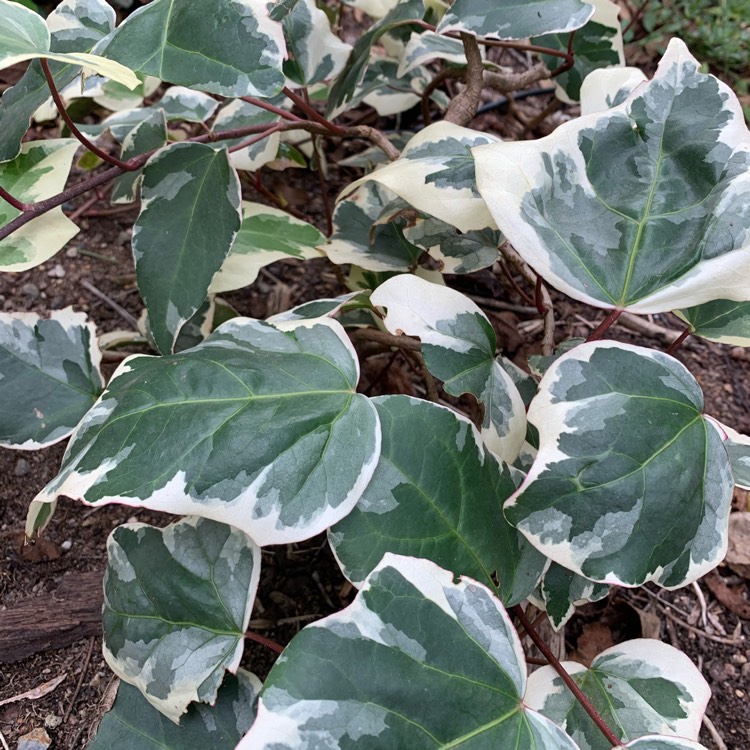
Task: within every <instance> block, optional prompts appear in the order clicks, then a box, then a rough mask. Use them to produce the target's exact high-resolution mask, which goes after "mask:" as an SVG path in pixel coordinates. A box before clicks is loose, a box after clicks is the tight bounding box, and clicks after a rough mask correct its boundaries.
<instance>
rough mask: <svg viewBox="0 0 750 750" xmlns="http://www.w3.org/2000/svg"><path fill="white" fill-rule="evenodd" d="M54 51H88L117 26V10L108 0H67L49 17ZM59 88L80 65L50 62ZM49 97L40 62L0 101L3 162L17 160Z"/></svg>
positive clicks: (1, 157)
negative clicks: (37, 115) (26, 135)
mask: <svg viewBox="0 0 750 750" xmlns="http://www.w3.org/2000/svg"><path fill="white" fill-rule="evenodd" d="M47 26H48V28H49V29H50V32H51V40H50V49H51V50H52V51H53V52H88V51H89V50H91V49H92V48H93V46H94V45H95V44H96V43H97V42H98V41H100V40H101V39H103V38H104V36H105V35H106V34H108V33H109V32H110V31H111V30H112V29H113V28H114V26H115V13H114V10H113V9H112V8H111V7H110V6H109V5H108V4H107V3H106V2H105V0H64V1H63V2H62V3H60V5H58V6H57V8H55V10H53V11H52V12H51V13H50V14H49V16H48V18H47ZM50 70H51V71H52V74H53V76H54V79H55V84H56V85H57V88H58V89H63V88H65V87H66V86H67V85H68V84H69V83H70V82H71V81H72V80H73V79H74V78H75V77H76V76H77V75H78V73H79V67H78V66H77V65H72V64H66V63H57V62H55V61H54V60H52V61H51V62H50ZM48 98H49V87H48V85H47V80H46V79H45V77H44V74H43V73H42V68H41V66H40V64H39V61H38V60H33V61H32V62H31V64H30V65H29V67H28V68H27V69H26V72H25V73H24V74H23V76H22V77H21V80H20V81H19V82H18V83H17V84H16V85H15V86H11V87H10V88H9V89H7V90H6V91H5V93H4V94H3V97H2V101H0V162H3V161H9V160H10V159H15V157H16V156H18V154H19V152H20V148H21V141H22V139H23V136H24V134H25V133H26V130H27V128H28V127H29V122H30V120H31V117H32V115H33V114H34V112H36V111H37V109H39V107H41V106H42V105H43V104H44V103H45V102H46V101H47V99H48Z"/></svg>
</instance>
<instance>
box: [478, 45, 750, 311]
mask: <svg viewBox="0 0 750 750" xmlns="http://www.w3.org/2000/svg"><path fill="white" fill-rule="evenodd" d="M749 138H750V136H749V135H748V130H747V128H746V126H745V124H744V119H743V115H742V108H741V107H740V104H739V102H738V100H737V97H736V96H735V95H734V94H733V93H732V91H731V90H730V89H729V88H728V87H727V86H726V85H724V84H723V83H721V82H720V81H719V80H718V79H716V78H714V77H713V76H709V75H704V74H703V73H700V72H699V70H698V63H697V61H696V60H695V59H694V58H693V57H691V56H690V53H689V52H688V51H687V48H686V47H685V45H684V44H683V43H682V42H681V41H680V40H678V39H672V41H671V42H670V43H669V47H668V49H667V53H666V54H665V56H664V58H663V59H662V60H661V63H660V64H659V68H658V70H657V73H656V75H655V76H654V78H653V79H652V80H651V81H650V82H649V83H647V84H644V85H642V86H638V87H637V88H636V89H635V90H634V91H633V92H632V93H631V94H630V96H629V97H628V98H627V99H626V101H625V102H623V103H622V104H620V105H618V106H616V107H613V108H612V109H609V110H607V111H605V112H600V113H595V114H591V115H587V116H585V117H580V118H578V119H577V120H574V121H571V122H568V123H565V124H564V125H562V126H561V127H559V128H557V130H555V132H554V133H553V134H552V135H551V136H549V137H547V138H542V139H540V140H538V141H533V142H531V141H524V142H517V143H498V144H494V145H492V146H486V147H481V148H476V149H474V158H475V160H476V170H477V184H478V187H479V192H480V193H481V194H482V197H483V198H484V199H485V201H487V205H488V206H489V208H490V211H491V213H492V215H493V217H494V219H495V221H496V222H497V226H498V227H499V228H500V230H501V231H502V232H503V233H504V234H505V236H506V237H507V238H508V239H509V240H510V241H511V242H512V243H513V245H514V246H515V247H516V249H517V250H518V252H519V253H520V254H521V255H522V256H523V258H524V260H526V261H527V262H528V263H529V264H530V265H531V266H532V267H533V268H534V270H535V271H536V272H537V273H539V274H540V275H541V276H542V277H543V278H545V279H546V280H548V281H549V282H550V283H551V284H553V285H555V286H556V287H557V288H558V289H560V290H562V291H563V292H565V293H566V294H569V295H570V296H572V297H574V298H576V299H578V300H581V301H583V302H586V303H588V304H591V305H595V306H597V307H604V308H615V309H628V310H631V311H632V312H637V313H657V312H665V311H668V310H672V309H675V308H682V307H688V306H694V305H696V304H702V303H704V302H708V301H710V300H712V299H717V298H724V299H731V300H736V301H749V297H750V292H749V291H748V289H749V288H748V284H747V281H746V280H747V278H748V277H750V243H749V242H748V237H750V203H748V201H747V200H746V193H747V190H748V187H747V186H748V181H750V151H749V150H748V149H747V147H746V144H747V141H748V139H749Z"/></svg>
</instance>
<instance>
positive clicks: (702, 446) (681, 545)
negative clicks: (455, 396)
mask: <svg viewBox="0 0 750 750" xmlns="http://www.w3.org/2000/svg"><path fill="white" fill-rule="evenodd" d="M702 412H703V394H702V393H701V390H700V387H699V386H698V384H697V383H696V381H695V379H694V378H693V376H692V375H691V374H690V373H689V372H688V370H687V369H686V368H685V367H684V365H682V364H681V363H679V362H678V361H677V360H675V359H673V358H672V357H670V356H668V355H666V354H662V353H661V352H656V351H654V350H651V349H643V348H641V347H637V346H630V345H628V344H620V343H616V342H592V343H588V344H581V345H580V346H577V347H575V348H574V349H572V350H571V351H569V352H567V353H566V354H563V355H562V356H561V357H559V358H558V359H557V360H556V361H555V362H553V363H552V365H551V366H550V368H549V369H548V370H547V373H546V374H545V376H544V378H542V381H541V383H540V384H539V393H538V395H537V396H536V397H535V398H534V400H533V401H532V402H531V406H530V408H529V413H528V418H529V421H530V422H531V424H533V425H534V426H535V427H536V428H537V430H538V431H539V452H538V454H537V456H536V459H535V461H534V465H533V466H532V468H531V471H530V472H529V473H528V475H527V477H526V479H525V481H524V483H523V484H522V485H521V487H520V488H519V490H518V491H517V493H516V494H515V495H514V496H513V497H512V498H511V499H510V500H509V501H508V502H507V504H506V506H505V515H506V517H507V518H508V520H509V521H510V522H511V523H512V524H514V525H515V526H517V527H518V529H519V530H521V531H522V532H523V533H524V534H525V535H526V537H527V538H528V539H529V540H530V541H531V542H532V543H533V544H534V546H536V547H537V549H539V550H540V551H542V552H543V553H544V554H545V555H547V556H548V557H551V558H552V559H553V560H554V561H556V562H558V563H560V565H562V566H563V567H565V568H568V569H569V570H572V571H574V572H575V573H578V574H579V575H582V576H584V577H586V578H590V579H592V580H595V581H599V582H601V583H614V584H620V585H624V586H638V585H641V584H643V583H644V582H646V581H655V582H657V583H658V584H659V585H661V586H665V587H667V588H672V587H679V586H684V585H685V584H686V583H689V582H691V581H694V580H696V579H697V578H699V577H700V576H701V575H704V574H705V573H707V572H708V571H709V570H711V569H712V568H713V567H715V566H716V565H717V564H718V563H719V562H720V561H721V559H722V558H723V556H724V552H725V550H726V544H727V523H728V517H729V510H730V506H731V498H732V486H733V484H734V482H733V480H732V474H731V471H730V468H729V461H728V459H727V455H726V451H725V450H724V448H723V446H722V444H721V437H720V435H719V434H718V432H717V430H716V429H714V427H713V426H712V425H711V424H710V423H709V422H708V420H707V419H706V418H705V417H704V416H703V413H702Z"/></svg>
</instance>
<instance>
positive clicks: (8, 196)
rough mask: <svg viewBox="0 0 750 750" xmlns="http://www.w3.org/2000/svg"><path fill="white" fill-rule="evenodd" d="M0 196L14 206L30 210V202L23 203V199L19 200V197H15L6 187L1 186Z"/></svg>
mask: <svg viewBox="0 0 750 750" xmlns="http://www.w3.org/2000/svg"><path fill="white" fill-rule="evenodd" d="M0 198H3V199H4V200H5V201H7V202H8V203H10V205H11V206H13V208H17V209H18V210H19V211H28V210H29V205H30V204H28V203H21V201H19V200H18V198H14V197H13V196H12V195H11V194H10V193H9V192H8V191H7V190H6V189H5V188H4V187H0Z"/></svg>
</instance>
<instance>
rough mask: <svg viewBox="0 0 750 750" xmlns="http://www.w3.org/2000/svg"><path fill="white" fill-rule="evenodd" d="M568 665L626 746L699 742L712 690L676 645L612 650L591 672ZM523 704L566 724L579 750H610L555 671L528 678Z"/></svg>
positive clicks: (645, 642) (647, 642)
mask: <svg viewBox="0 0 750 750" xmlns="http://www.w3.org/2000/svg"><path fill="white" fill-rule="evenodd" d="M563 666H564V667H565V669H566V671H567V672H568V673H569V674H571V675H572V677H573V679H574V680H575V681H576V682H577V683H578V686H579V687H580V688H581V690H582V691H583V692H584V694H585V695H586V697H588V699H589V700H590V701H591V702H592V703H593V705H594V707H595V708H596V709H597V710H598V711H599V713H600V715H601V716H602V718H603V719H604V721H605V722H607V724H608V725H609V726H610V727H611V728H612V729H613V730H614V731H615V733H616V734H617V735H618V737H620V738H621V739H622V740H623V742H627V741H629V740H633V739H635V738H637V737H643V736H645V735H650V734H662V735H670V736H675V737H681V738H685V739H689V740H697V739H698V732H699V731H700V728H701V720H702V718H703V714H704V712H705V710H706V705H707V704H708V700H709V698H710V697H711V690H710V688H709V687H708V683H707V682H706V681H705V680H704V679H703V677H702V675H701V673H700V672H699V671H698V669H697V667H696V666H695V665H694V664H693V663H692V662H691V661H690V659H689V658H688V657H687V656H686V655H685V654H684V653H682V651H679V650H678V649H676V648H674V647H673V646H669V645H667V644H666V643H662V642H661V641H657V640H652V639H646V638H642V639H638V640H633V641H626V642H625V643H621V644H619V645H617V646H613V647H612V648H608V649H607V650H606V651H603V652H602V653H601V654H599V655H598V656H597V657H596V658H595V659H594V660H593V662H592V663H591V666H590V667H589V668H588V669H586V668H585V667H584V666H582V665H581V664H578V663H576V662H563ZM524 702H525V703H526V705H528V706H530V707H531V708H534V709H536V710H537V711H539V712H541V713H542V714H544V715H545V716H546V717H547V718H549V719H551V720H552V721H554V722H555V724H558V725H559V726H561V727H562V728H563V729H564V730H565V731H566V732H567V733H568V734H569V735H570V736H571V737H572V738H573V739H574V740H575V741H576V743H577V744H578V746H579V747H580V750H610V748H611V744H610V743H609V741H608V740H607V739H606V738H605V737H604V735H603V734H602V733H601V731H600V730H599V728H598V727H597V726H596V725H595V724H594V722H593V721H592V720H591V718H590V717H589V715H588V714H587V713H586V712H585V711H584V709H583V707H582V706H581V704H580V703H579V702H578V701H577V700H576V698H575V697H574V696H573V693H571V692H570V690H569V689H568V688H567V687H566V686H565V684H564V683H563V681H562V679H561V678H560V676H559V675H558V674H557V672H555V670H554V669H553V668H552V667H550V666H546V667H542V668H541V669H539V670H537V671H536V672H534V673H533V674H532V675H531V676H530V677H529V684H528V688H527V690H526V696H525V698H524Z"/></svg>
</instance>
